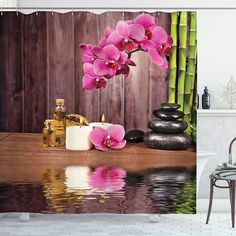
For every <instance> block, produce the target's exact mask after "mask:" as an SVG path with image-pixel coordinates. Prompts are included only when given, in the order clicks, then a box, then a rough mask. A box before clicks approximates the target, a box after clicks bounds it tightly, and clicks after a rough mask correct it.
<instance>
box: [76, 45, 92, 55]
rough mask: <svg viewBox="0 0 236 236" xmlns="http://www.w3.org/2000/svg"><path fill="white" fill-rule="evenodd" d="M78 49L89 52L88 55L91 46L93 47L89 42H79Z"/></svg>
mask: <svg viewBox="0 0 236 236" xmlns="http://www.w3.org/2000/svg"><path fill="white" fill-rule="evenodd" d="M79 47H80V49H81V50H82V51H83V52H84V53H86V54H89V55H90V56H91V55H92V48H93V45H91V44H85V43H81V44H80V45H79Z"/></svg>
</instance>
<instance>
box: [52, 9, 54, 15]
mask: <svg viewBox="0 0 236 236" xmlns="http://www.w3.org/2000/svg"><path fill="white" fill-rule="evenodd" d="M53 15H54V9H53V8H52V16H53Z"/></svg>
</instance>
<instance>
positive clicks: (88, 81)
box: [83, 63, 107, 90]
mask: <svg viewBox="0 0 236 236" xmlns="http://www.w3.org/2000/svg"><path fill="white" fill-rule="evenodd" d="M83 69H84V73H85V75H84V77H83V88H84V89H87V90H93V89H99V88H106V84H107V82H106V80H105V79H104V78H101V76H98V75H96V74H95V73H94V72H93V65H92V64H90V63H84V66H83Z"/></svg>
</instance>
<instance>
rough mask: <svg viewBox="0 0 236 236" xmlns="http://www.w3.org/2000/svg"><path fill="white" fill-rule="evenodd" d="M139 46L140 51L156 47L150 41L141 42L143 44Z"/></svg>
mask: <svg viewBox="0 0 236 236" xmlns="http://www.w3.org/2000/svg"><path fill="white" fill-rule="evenodd" d="M140 46H141V47H142V49H144V50H148V49H151V48H153V49H154V48H156V47H157V45H156V43H155V42H154V41H152V40H147V39H146V40H143V42H141V43H140Z"/></svg>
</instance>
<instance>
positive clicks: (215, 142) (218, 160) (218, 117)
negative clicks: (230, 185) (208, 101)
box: [197, 110, 236, 207]
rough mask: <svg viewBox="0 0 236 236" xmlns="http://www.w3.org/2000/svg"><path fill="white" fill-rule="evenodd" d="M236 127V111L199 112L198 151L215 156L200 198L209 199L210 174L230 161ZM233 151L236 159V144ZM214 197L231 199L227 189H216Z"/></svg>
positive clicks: (203, 178) (204, 180)
mask: <svg viewBox="0 0 236 236" xmlns="http://www.w3.org/2000/svg"><path fill="white" fill-rule="evenodd" d="M235 127H236V110H201V111H200V110H199V111H198V137H197V142H198V143H197V148H198V151H199V152H201V151H202V150H205V151H208V152H211V153H213V154H215V156H211V157H209V161H208V164H207V165H206V168H205V170H204V172H203V175H202V176H201V180H200V188H199V195H198V198H200V199H207V198H208V197H209V175H210V173H211V172H212V171H213V170H215V168H216V167H217V165H220V164H222V163H223V162H227V161H228V150H229V144H230V142H231V140H232V139H233V138H234V137H236V129H235ZM232 151H233V155H234V158H236V144H234V146H233V148H232ZM214 196H215V198H218V199H225V198H228V197H229V193H228V191H227V190H225V189H223V190H222V189H216V190H215V195H214ZM227 202H228V201H227ZM216 207H219V206H216Z"/></svg>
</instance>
